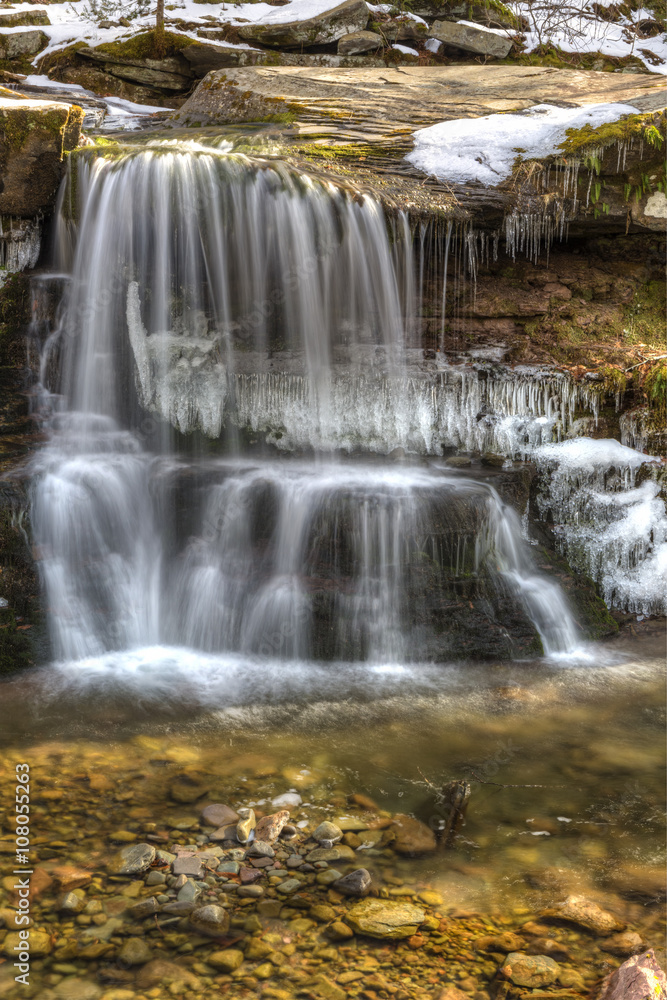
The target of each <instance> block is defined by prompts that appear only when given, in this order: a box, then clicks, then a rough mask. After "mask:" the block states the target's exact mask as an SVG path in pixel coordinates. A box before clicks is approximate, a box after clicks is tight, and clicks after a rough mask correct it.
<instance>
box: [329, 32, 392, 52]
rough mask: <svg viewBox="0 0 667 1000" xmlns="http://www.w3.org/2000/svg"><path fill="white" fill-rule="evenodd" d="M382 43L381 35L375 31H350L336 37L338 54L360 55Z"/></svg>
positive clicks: (374, 49) (380, 45)
mask: <svg viewBox="0 0 667 1000" xmlns="http://www.w3.org/2000/svg"><path fill="white" fill-rule="evenodd" d="M383 45H384V42H383V40H382V36H381V35H378V34H377V32H375V31H351V32H350V34H349V35H343V37H342V38H339V39H338V55H339V56H360V55H363V53H364V52H375V51H376V50H377V49H381V48H382V46H383Z"/></svg>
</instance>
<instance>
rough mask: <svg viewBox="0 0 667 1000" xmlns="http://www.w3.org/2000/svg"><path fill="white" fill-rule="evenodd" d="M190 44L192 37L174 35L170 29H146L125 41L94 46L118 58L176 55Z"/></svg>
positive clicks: (99, 50)
mask: <svg viewBox="0 0 667 1000" xmlns="http://www.w3.org/2000/svg"><path fill="white" fill-rule="evenodd" d="M192 44H193V43H192V39H191V38H188V37H187V36H186V35H176V34H174V33H173V32H171V31H165V32H158V31H146V32H143V33H142V34H141V35H134V36H133V37H132V38H128V39H127V40H126V41H119V42H103V43H102V44H101V45H97V46H96V47H95V51H96V52H105V53H109V55H112V56H118V57H119V58H120V59H164V58H165V57H167V56H175V55H177V54H178V52H180V50H181V49H184V48H186V47H187V46H188V45H192Z"/></svg>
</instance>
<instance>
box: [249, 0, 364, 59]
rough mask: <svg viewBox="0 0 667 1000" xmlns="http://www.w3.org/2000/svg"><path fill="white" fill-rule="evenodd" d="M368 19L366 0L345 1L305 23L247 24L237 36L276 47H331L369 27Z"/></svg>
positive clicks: (308, 19)
mask: <svg viewBox="0 0 667 1000" xmlns="http://www.w3.org/2000/svg"><path fill="white" fill-rule="evenodd" d="M368 16H369V15H368V7H367V6H366V2H365V0H345V2H344V3H341V4H338V5H337V6H335V7H332V8H331V10H325V11H322V13H321V14H318V15H317V17H310V18H306V19H305V20H303V21H284V22H280V21H277V22H270V21H269V22H268V23H266V22H265V23H263V24H244V25H242V26H241V27H240V28H239V29H238V33H239V35H240V37H241V38H243V39H245V40H246V41H250V42H260V43H261V44H262V45H269V46H271V47H273V48H287V49H290V48H301V47H302V46H305V47H306V48H308V46H312V45H328V44H329V43H330V42H336V41H338V39H339V38H342V37H343V35H349V34H350V32H353V31H361V30H362V29H363V28H365V27H366V25H367V24H368Z"/></svg>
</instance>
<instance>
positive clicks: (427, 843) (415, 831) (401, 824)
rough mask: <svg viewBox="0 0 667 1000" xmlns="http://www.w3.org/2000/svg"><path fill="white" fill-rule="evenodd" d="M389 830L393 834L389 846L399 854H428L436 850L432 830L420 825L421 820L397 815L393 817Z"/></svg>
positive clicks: (424, 824)
mask: <svg viewBox="0 0 667 1000" xmlns="http://www.w3.org/2000/svg"><path fill="white" fill-rule="evenodd" d="M390 830H391V832H392V833H393V834H395V836H394V839H393V840H392V842H391V846H392V847H393V849H394V850H395V851H397V852H398V853H399V854H407V855H419V854H430V853H431V852H432V851H435V849H436V846H437V844H436V840H435V834H434V833H433V830H431V828H430V827H429V826H427V825H426V823H422V822H421V820H418V819H415V818H414V817H413V816H404V815H402V814H401V813H398V814H397V815H396V816H394V822H393V824H392V826H391V827H390Z"/></svg>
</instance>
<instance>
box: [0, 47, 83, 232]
mask: <svg viewBox="0 0 667 1000" xmlns="http://www.w3.org/2000/svg"><path fill="white" fill-rule="evenodd" d="M25 34H26V35H30V36H33V35H35V36H42V37H43V38H45V39H46V35H43V32H40V31H34V32H25ZM19 37H20V36H19V35H18V34H16V33H14V34H11V35H6V36H4V41H5V55H2V52H1V51H0V57H1V58H5V59H7V58H11V57H10V56H9V55H7V54H6V49H7V47H8V46H10V44H11V45H17V44H18V42H17V41H16V39H18V38H19ZM10 39H11V40H13V41H11V43H10V41H9V40H10ZM47 41H48V39H47ZM40 47H42V45H40ZM1 49H2V46H1V45H0V50H1ZM35 51H38V49H37V50H35ZM82 121H83V111H82V110H81V108H75V107H72V106H70V105H68V104H64V103H58V102H57V101H49V102H44V101H31V100H23V99H22V100H16V101H12V102H11V105H10V106H5V107H4V108H2V111H1V112H0V173H1V174H2V178H3V188H2V191H1V192H0V212H2V213H11V214H12V215H20V216H22V217H24V218H29V217H33V216H35V215H37V213H38V212H42V211H44V210H45V209H47V208H49V207H50V206H51V205H52V204H53V201H54V200H55V195H56V191H57V188H58V184H59V182H60V179H61V177H62V173H63V169H64V158H65V154H66V152H68V151H70V150H72V149H74V148H75V147H76V146H77V144H78V142H79V138H80V135H81V123H82Z"/></svg>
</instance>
